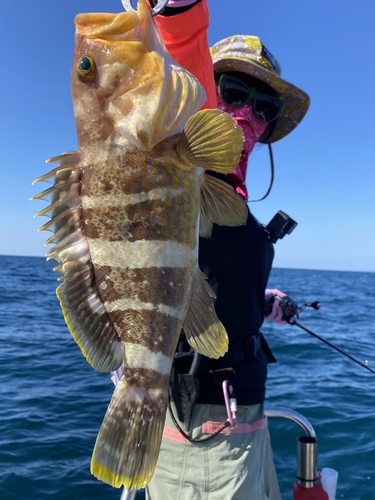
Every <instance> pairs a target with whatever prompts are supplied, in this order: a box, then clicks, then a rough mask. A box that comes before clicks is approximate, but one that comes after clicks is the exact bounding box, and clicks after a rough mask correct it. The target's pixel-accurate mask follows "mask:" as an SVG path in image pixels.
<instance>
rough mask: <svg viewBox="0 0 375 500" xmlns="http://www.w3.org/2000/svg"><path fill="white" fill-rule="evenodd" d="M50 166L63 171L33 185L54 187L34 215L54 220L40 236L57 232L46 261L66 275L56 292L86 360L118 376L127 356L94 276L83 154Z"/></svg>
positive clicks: (75, 153) (70, 155)
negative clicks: (86, 223)
mask: <svg viewBox="0 0 375 500" xmlns="http://www.w3.org/2000/svg"><path fill="white" fill-rule="evenodd" d="M48 163H59V166H58V167H57V168H55V169H53V170H51V171H50V172H49V173H47V174H45V175H43V176H41V177H39V178H38V179H36V180H35V181H34V182H41V181H47V182H50V183H51V184H52V187H50V188H48V189H46V190H45V191H43V192H42V193H40V194H38V195H36V196H34V198H33V199H34V200H46V201H49V202H50V204H49V205H48V206H47V207H46V208H44V209H42V210H41V211H40V212H38V213H37V215H36V216H41V215H46V216H48V217H49V218H50V220H49V221H48V222H47V223H45V224H44V225H43V226H42V227H41V228H40V231H50V232H52V233H53V234H52V236H51V237H50V238H49V239H48V240H47V241H46V245H47V244H53V245H54V246H53V247H52V248H51V249H50V250H49V251H48V252H47V259H48V260H50V259H55V260H56V261H57V262H58V264H59V265H58V266H56V267H55V269H54V270H55V271H59V272H61V273H62V274H63V276H62V277H60V278H59V281H63V283H62V284H61V285H60V286H59V287H58V288H57V291H56V293H57V296H58V298H59V300H60V305H61V308H62V311H63V314H64V318H65V321H66V323H67V325H68V328H69V331H70V333H71V334H72V336H73V338H74V339H75V341H76V342H77V344H78V345H79V347H80V348H81V350H82V353H83V355H84V356H85V358H86V359H87V361H88V362H89V363H90V364H91V366H92V367H93V368H95V369H96V370H98V371H103V372H109V371H114V370H116V369H117V368H119V367H120V365H121V364H122V362H123V359H124V352H123V348H122V346H121V342H120V340H119V338H118V336H117V333H116V330H115V328H114V325H113V323H112V322H111V321H110V319H109V316H108V314H107V312H106V310H105V308H104V305H103V302H102V300H101V298H100V296H99V293H98V290H97V286H96V283H95V280H94V277H93V269H92V262H91V255H90V252H89V248H88V243H87V238H86V235H85V230H84V222H83V214H82V203H81V177H82V171H81V167H80V154H79V152H78V151H72V152H69V153H64V154H62V155H60V156H57V157H54V158H51V159H50V160H48Z"/></svg>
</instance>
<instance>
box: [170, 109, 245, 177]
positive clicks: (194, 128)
mask: <svg viewBox="0 0 375 500" xmlns="http://www.w3.org/2000/svg"><path fill="white" fill-rule="evenodd" d="M243 142H244V135H243V132H242V129H241V128H240V127H237V122H236V120H234V119H233V118H232V117H231V116H230V115H228V113H225V112H224V111H221V110H220V109H203V110H201V111H198V113H195V115H193V116H191V117H190V118H189V120H188V121H187V123H186V125H185V128H184V130H183V132H182V133H181V137H180V140H179V142H178V143H177V145H176V147H175V148H176V151H177V154H178V155H179V156H180V157H182V158H183V159H184V160H185V161H186V162H187V163H190V164H192V165H193V166H198V167H202V168H205V169H208V170H214V171H215V172H219V173H222V174H227V173H229V172H231V171H232V170H233V169H234V168H236V166H237V165H238V163H239V161H240V157H241V152H242V147H243Z"/></svg>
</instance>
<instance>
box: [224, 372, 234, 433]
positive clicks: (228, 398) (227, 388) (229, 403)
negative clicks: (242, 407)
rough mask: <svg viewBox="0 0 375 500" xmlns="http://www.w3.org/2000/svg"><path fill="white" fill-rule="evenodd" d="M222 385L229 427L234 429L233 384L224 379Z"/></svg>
mask: <svg viewBox="0 0 375 500" xmlns="http://www.w3.org/2000/svg"><path fill="white" fill-rule="evenodd" d="M222 387H223V394H224V401H225V408H226V410H227V415H228V422H229V425H230V428H231V429H235V428H236V427H237V399H236V398H235V397H234V393H233V386H232V384H230V383H229V380H224V382H223V383H222Z"/></svg>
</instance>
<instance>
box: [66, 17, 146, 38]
mask: <svg viewBox="0 0 375 500" xmlns="http://www.w3.org/2000/svg"><path fill="white" fill-rule="evenodd" d="M139 23H140V18H139V16H138V13H137V12H136V11H130V12H120V13H119V14H110V13H106V12H95V13H84V14H78V15H77V16H76V17H75V19H74V24H75V26H76V32H77V33H79V34H81V35H84V36H85V37H87V38H96V39H98V38H101V39H106V40H121V39H123V37H124V35H125V34H126V33H128V32H129V31H131V30H133V29H134V28H136V27H137V26H138V25H139Z"/></svg>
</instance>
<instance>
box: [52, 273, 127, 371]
mask: <svg viewBox="0 0 375 500" xmlns="http://www.w3.org/2000/svg"><path fill="white" fill-rule="evenodd" d="M86 274H87V279H86V281H87V282H89V277H90V272H89V270H87V271H86ZM79 278H80V279H79V280H78V279H75V280H67V281H66V282H64V283H63V284H62V285H60V286H59V287H58V288H57V290H56V294H57V297H58V298H59V300H60V305H61V309H62V312H63V315H64V319H65V322H66V324H67V325H68V328H69V331H70V333H71V334H72V336H73V338H74V340H75V341H76V342H77V344H78V345H79V347H80V348H81V351H82V353H83V355H84V356H85V358H86V360H87V361H88V362H89V363H90V365H91V366H92V367H93V368H95V370H98V371H101V372H110V371H115V370H117V369H118V368H119V367H120V366H121V364H122V362H123V360H124V351H123V348H122V346H121V342H120V339H119V338H118V335H117V333H116V331H115V328H114V326H113V324H112V322H111V321H110V320H109V317H108V315H107V313H106V311H104V310H103V306H102V304H101V302H100V300H99V298H98V297H96V296H95V292H94V290H91V291H90V289H89V290H86V288H87V283H85V280H84V275H83V276H80V277H79Z"/></svg>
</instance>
